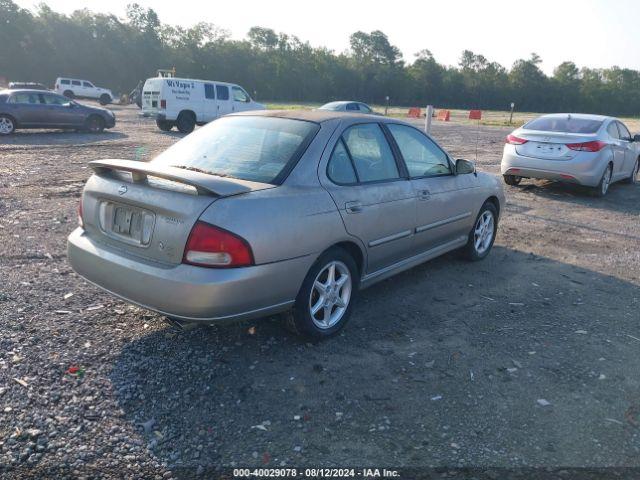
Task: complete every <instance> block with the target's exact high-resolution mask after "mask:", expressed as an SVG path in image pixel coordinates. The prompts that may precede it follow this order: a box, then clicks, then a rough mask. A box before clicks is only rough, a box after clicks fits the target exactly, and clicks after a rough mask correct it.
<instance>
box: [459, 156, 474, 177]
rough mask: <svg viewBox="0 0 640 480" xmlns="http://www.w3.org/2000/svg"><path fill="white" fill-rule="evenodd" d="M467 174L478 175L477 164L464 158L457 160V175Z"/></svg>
mask: <svg viewBox="0 0 640 480" xmlns="http://www.w3.org/2000/svg"><path fill="white" fill-rule="evenodd" d="M466 173H476V165H475V163H473V162H471V161H469V160H465V159H464V158H459V159H457V160H456V174H458V175H464V174H466Z"/></svg>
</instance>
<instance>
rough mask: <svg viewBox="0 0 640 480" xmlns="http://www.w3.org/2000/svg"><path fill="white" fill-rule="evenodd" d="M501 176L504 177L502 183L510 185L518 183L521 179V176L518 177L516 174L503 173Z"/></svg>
mask: <svg viewBox="0 0 640 480" xmlns="http://www.w3.org/2000/svg"><path fill="white" fill-rule="evenodd" d="M502 178H503V179H504V183H506V184H507V185H511V186H512V187H515V186H516V185H520V182H521V181H522V177H518V176H517V175H503V176H502Z"/></svg>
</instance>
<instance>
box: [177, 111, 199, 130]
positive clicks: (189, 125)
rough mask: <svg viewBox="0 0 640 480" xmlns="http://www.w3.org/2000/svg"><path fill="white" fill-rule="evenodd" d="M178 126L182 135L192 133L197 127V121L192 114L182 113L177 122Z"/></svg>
mask: <svg viewBox="0 0 640 480" xmlns="http://www.w3.org/2000/svg"><path fill="white" fill-rule="evenodd" d="M176 126H177V127H178V131H179V132H180V133H191V132H193V129H194V128H195V127H196V119H195V117H194V115H193V113H191V112H180V115H178V119H177V120H176Z"/></svg>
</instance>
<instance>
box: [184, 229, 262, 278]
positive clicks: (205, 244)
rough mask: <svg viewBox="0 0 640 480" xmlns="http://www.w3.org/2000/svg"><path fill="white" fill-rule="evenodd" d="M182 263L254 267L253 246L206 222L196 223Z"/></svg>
mask: <svg viewBox="0 0 640 480" xmlns="http://www.w3.org/2000/svg"><path fill="white" fill-rule="evenodd" d="M182 263H187V264H189V265H197V266H200V267H210V268H233V267H246V266H249V265H253V264H254V262H253V252H252V251H251V246H250V245H249V243H248V242H247V241H246V240H245V239H244V238H242V237H240V236H238V235H236V234H234V233H231V232H229V231H227V230H224V229H222V228H219V227H216V226H214V225H210V224H208V223H205V222H200V221H198V222H196V224H195V225H194V226H193V228H192V229H191V233H190V234H189V239H188V240H187V245H186V247H185V249H184V255H183V257H182Z"/></svg>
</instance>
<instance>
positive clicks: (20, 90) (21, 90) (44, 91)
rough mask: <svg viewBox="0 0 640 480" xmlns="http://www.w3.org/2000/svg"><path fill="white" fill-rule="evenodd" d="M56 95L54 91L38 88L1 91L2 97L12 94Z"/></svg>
mask: <svg viewBox="0 0 640 480" xmlns="http://www.w3.org/2000/svg"><path fill="white" fill-rule="evenodd" d="M21 92H22V93H56V92H54V91H52V90H42V89H38V88H6V89H4V90H0V95H9V94H10V93H21Z"/></svg>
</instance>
